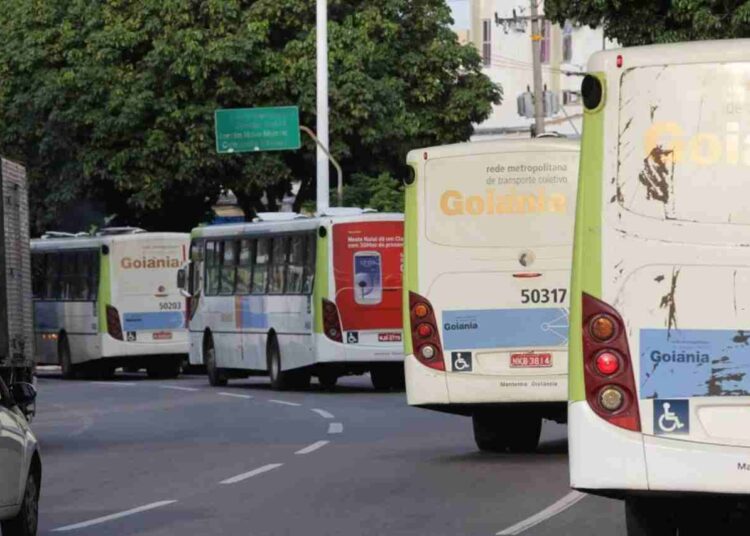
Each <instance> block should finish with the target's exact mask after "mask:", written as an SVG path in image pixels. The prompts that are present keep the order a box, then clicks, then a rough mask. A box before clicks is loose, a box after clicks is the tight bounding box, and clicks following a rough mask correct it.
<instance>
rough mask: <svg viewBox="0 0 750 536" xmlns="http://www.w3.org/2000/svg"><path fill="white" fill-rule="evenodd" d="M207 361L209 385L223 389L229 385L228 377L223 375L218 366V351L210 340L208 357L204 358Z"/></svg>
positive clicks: (207, 347) (207, 350) (207, 346)
mask: <svg viewBox="0 0 750 536" xmlns="http://www.w3.org/2000/svg"><path fill="white" fill-rule="evenodd" d="M204 359H205V361H206V374H207V375H208V383H209V384H210V385H211V386H212V387H221V386H222V385H226V384H227V377H226V376H225V375H224V374H223V373H222V371H221V369H219V367H217V366H216V349H214V343H213V341H211V340H209V341H208V343H207V345H206V355H205V357H204Z"/></svg>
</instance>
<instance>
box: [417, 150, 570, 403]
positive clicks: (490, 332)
mask: <svg viewBox="0 0 750 536" xmlns="http://www.w3.org/2000/svg"><path fill="white" fill-rule="evenodd" d="M577 169H578V152H577V150H573V149H572V148H571V149H569V150H568V151H567V152H563V151H559V152H551V151H547V152H544V153H540V152H517V153H516V152H509V153H495V154H485V155H470V156H456V157H447V158H435V159H431V160H429V161H428V162H427V163H426V170H425V177H426V181H425V203H426V207H425V220H424V225H425V228H424V235H425V237H426V240H425V241H424V243H423V244H422V245H421V246H420V247H421V251H420V255H419V258H420V266H419V270H420V287H421V288H422V289H423V292H425V293H426V294H425V297H426V298H427V299H428V300H429V301H430V302H431V303H432V305H433V307H434V308H435V316H436V320H437V323H438V325H439V330H440V337H441V341H442V344H443V358H444V360H445V370H446V371H448V372H449V374H448V375H447V382H448V392H449V397H450V399H451V401H456V402H471V401H472V400H474V401H477V402H480V401H483V402H486V401H488V400H497V401H502V400H503V397H506V396H507V397H510V396H511V393H512V391H514V390H515V388H521V389H524V388H526V387H536V385H533V383H534V380H535V378H538V377H539V376H549V375H553V376H557V378H556V379H555V380H553V381H549V382H539V384H538V385H539V386H547V388H546V391H547V392H548V393H552V392H554V393H555V394H554V396H552V395H549V394H547V393H545V389H544V388H543V389H535V390H534V391H533V392H532V391H530V390H528V389H527V390H526V391H528V393H527V395H526V396H530V397H532V398H533V397H539V398H538V399H541V400H545V399H546V400H552V399H555V398H559V397H560V396H562V395H561V394H560V393H563V394H564V390H565V388H566V382H565V378H564V375H565V374H566V373H567V329H568V286H569V279H570V263H571V255H572V238H573V217H574V205H575V192H576V187H575V184H576V175H577ZM425 275H426V276H427V277H426V278H425V280H424V283H423V282H422V278H423V277H424V276H425ZM478 376H484V377H487V378H490V377H494V378H495V379H494V380H493V381H488V382H480V383H476V382H474V381H473V380H472V378H476V377H478ZM498 377H505V378H504V379H502V380H500V379H499V378H498ZM517 392H518V391H517V390H516V392H515V394H513V395H512V396H516V395H517ZM467 397H468V398H467Z"/></svg>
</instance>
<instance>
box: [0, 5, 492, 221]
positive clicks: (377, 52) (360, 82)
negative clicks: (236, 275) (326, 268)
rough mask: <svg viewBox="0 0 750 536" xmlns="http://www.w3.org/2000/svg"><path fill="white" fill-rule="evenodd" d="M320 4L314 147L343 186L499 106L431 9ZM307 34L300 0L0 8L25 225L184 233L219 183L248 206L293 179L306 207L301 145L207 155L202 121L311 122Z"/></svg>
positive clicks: (448, 137)
mask: <svg viewBox="0 0 750 536" xmlns="http://www.w3.org/2000/svg"><path fill="white" fill-rule="evenodd" d="M329 5H330V7H329V17H330V22H329V46H330V54H329V57H330V105H331V115H330V124H331V132H330V138H331V144H332V147H331V149H332V152H333V153H334V154H335V155H336V156H337V158H338V159H339V160H340V161H341V163H342V165H343V167H344V171H345V176H346V177H347V181H348V182H349V183H352V184H354V183H356V181H357V180H358V179H357V178H356V177H360V176H359V175H356V176H355V175H354V174H355V173H357V172H359V173H363V174H364V175H362V177H365V176H366V177H375V176H379V174H380V173H391V174H392V175H393V176H398V174H399V173H400V170H401V169H402V166H403V160H404V158H405V155H406V152H407V151H408V150H409V149H411V148H413V147H415V146H424V145H431V144H437V143H449V142H455V141H461V140H466V139H468V137H469V136H470V134H471V131H472V123H476V122H481V121H482V120H484V119H485V118H486V117H487V116H488V115H489V113H490V112H491V104H492V103H499V102H500V99H501V96H502V95H501V91H500V88H498V87H496V86H495V85H493V84H492V83H491V82H490V81H489V79H488V78H487V77H485V76H484V75H483V74H482V73H481V61H480V58H479V55H478V54H477V52H476V50H475V49H474V48H473V47H471V46H461V45H459V44H458V43H457V41H456V39H455V35H454V34H453V33H452V31H451V30H450V29H449V23H450V12H449V9H448V8H447V6H446V4H445V0H331V2H329ZM314 24H315V5H314V2H311V1H309V0H140V1H138V2H130V1H126V0H98V1H91V0H4V1H3V10H2V11H0V33H1V34H2V36H3V39H2V40H0V153H2V154H4V155H7V156H9V157H12V158H16V159H18V160H21V161H23V162H24V163H25V164H26V165H27V167H28V168H29V171H30V176H31V179H32V211H33V216H34V221H33V223H34V226H35V228H36V230H37V231H38V230H41V229H43V228H47V227H54V226H57V227H62V228H65V227H68V228H70V227H73V228H77V229H80V228H83V227H87V226H88V225H90V224H92V223H93V224H100V223H101V221H102V220H103V218H104V217H105V215H108V214H118V215H119V216H118V220H117V223H130V224H140V225H144V226H148V227H150V228H154V229H159V228H175V229H187V228H189V227H190V226H192V225H194V224H195V223H196V222H198V221H200V220H202V219H203V218H204V217H205V215H206V213H207V212H208V209H209V207H210V205H211V202H212V201H213V200H214V199H215V198H216V197H217V195H218V193H219V191H220V189H221V188H222V187H224V188H231V189H232V190H233V191H234V192H235V194H236V195H237V196H238V199H239V200H240V202H241V204H242V206H243V208H244V209H245V210H246V211H247V212H249V213H252V212H253V211H256V210H274V209H275V208H276V203H277V201H278V200H279V199H280V198H281V197H282V196H283V195H284V193H286V192H287V191H288V189H289V184H290V181H291V180H292V179H293V178H296V179H301V180H302V181H303V187H302V190H301V191H302V195H301V196H300V197H299V198H298V205H301V204H302V203H304V202H305V201H306V200H309V199H310V197H311V196H312V195H314V190H315V186H314V179H313V178H312V177H313V176H314V153H315V152H314V146H313V144H312V143H311V142H309V141H307V142H305V144H304V146H303V149H302V150H300V151H296V152H284V153H263V154H252V155H221V156H219V155H217V154H215V148H214V134H213V111H214V110H215V109H216V108H220V107H224V108H229V107H253V106H273V105H287V104H298V105H299V106H300V110H301V121H302V123H303V124H306V125H308V126H311V127H314V126H315V32H314ZM392 182H393V183H394V184H395V181H392ZM379 184H380V183H379ZM383 184H388V183H387V182H383ZM378 191H379V190H378ZM264 194H265V196H264ZM261 199H268V200H269V202H268V205H269V206H264V204H263V203H262V202H261ZM388 199H389V198H388V196H387V195H385V193H383V200H382V203H384V204H387V203H389V201H388ZM379 202H381V201H379ZM384 206H385V205H384Z"/></svg>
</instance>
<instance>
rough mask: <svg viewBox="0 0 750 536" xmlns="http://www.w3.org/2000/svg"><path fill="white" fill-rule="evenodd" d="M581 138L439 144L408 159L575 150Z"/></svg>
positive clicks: (411, 152) (407, 158) (410, 153)
mask: <svg viewBox="0 0 750 536" xmlns="http://www.w3.org/2000/svg"><path fill="white" fill-rule="evenodd" d="M580 146H581V144H580V140H573V139H569V138H554V137H544V138H529V139H520V140H488V141H471V142H464V143H454V144H451V145H438V146H435V147H424V148H422V149H414V150H412V151H409V154H408V155H407V157H406V161H407V162H408V163H409V164H417V163H419V162H420V161H421V160H431V159H433V158H446V157H451V156H465V155H475V154H492V153H518V152H538V151H575V152H578V151H579V150H580Z"/></svg>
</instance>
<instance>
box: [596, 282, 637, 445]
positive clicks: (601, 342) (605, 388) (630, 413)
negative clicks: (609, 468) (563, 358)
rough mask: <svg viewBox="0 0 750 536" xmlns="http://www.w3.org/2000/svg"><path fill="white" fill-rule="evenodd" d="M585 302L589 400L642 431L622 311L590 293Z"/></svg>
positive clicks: (605, 415) (615, 420)
mask: <svg viewBox="0 0 750 536" xmlns="http://www.w3.org/2000/svg"><path fill="white" fill-rule="evenodd" d="M582 302H583V303H582V305H583V330H582V331H583V333H582V336H583V359H584V364H583V374H584V380H585V385H586V400H587V401H588V403H589V406H591V409H593V410H594V412H596V414H597V415H599V416H600V417H601V418H602V419H604V420H606V421H607V422H609V423H611V424H613V425H615V426H619V427H620V428H625V429H626V430H632V431H634V432H640V431H641V418H640V413H639V411H638V395H637V391H636V388H635V379H634V376H633V364H632V361H631V360H630V347H629V346H628V339H627V336H626V335H625V323H624V322H623V321H622V318H621V317H620V314H619V313H618V312H617V311H616V310H615V309H614V308H612V307H610V306H609V305H607V304H606V303H604V302H603V301H601V300H597V299H596V298H594V297H593V296H590V295H588V294H586V293H584V294H583V296H582Z"/></svg>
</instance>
